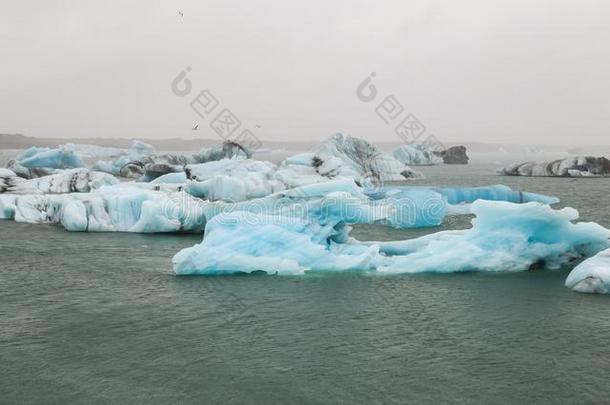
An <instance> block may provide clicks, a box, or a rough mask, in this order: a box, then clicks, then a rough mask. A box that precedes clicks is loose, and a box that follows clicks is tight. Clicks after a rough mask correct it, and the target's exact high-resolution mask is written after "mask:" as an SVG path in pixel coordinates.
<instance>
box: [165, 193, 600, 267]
mask: <svg viewBox="0 0 610 405" xmlns="http://www.w3.org/2000/svg"><path fill="white" fill-rule="evenodd" d="M472 211H473V213H474V214H475V215H476V218H475V219H474V220H473V227H472V228H471V229H468V230H463V231H447V232H439V233H436V234H432V235H428V236H425V237H422V238H417V239H413V240H407V241H398V242H366V243H365V242H358V241H356V240H354V239H349V237H348V232H349V227H348V226H347V225H346V224H345V222H344V221H339V220H337V219H336V218H333V217H332V216H329V217H327V218H321V219H319V220H312V219H311V218H309V219H302V218H297V217H295V216H287V215H268V214H266V213H262V214H261V213H258V214H255V213H252V212H244V211H238V212H232V213H223V214H220V215H217V216H215V217H214V218H213V219H212V220H210V221H209V222H208V224H207V226H206V230H205V237H204V239H203V242H202V243H201V244H199V245H195V246H193V247H192V248H187V249H183V250H182V251H180V252H179V253H178V254H176V255H175V256H174V258H173V263H174V271H175V272H176V274H179V275H181V274H230V273H236V272H247V273H249V272H254V271H264V272H267V273H274V274H302V273H304V272H307V271H352V270H359V271H376V272H379V273H384V274H388V273H419V272H442V273H446V272H458V271H495V272H498V271H524V270H528V269H530V268H531V267H532V266H535V265H538V266H542V267H547V268H557V267H559V266H561V265H563V264H565V263H567V262H569V261H571V260H573V259H575V258H579V257H583V256H588V255H592V254H595V253H596V252H598V251H599V250H601V249H603V248H606V247H608V246H609V242H608V238H609V237H610V231H608V230H607V229H605V228H603V227H601V226H600V225H597V224H594V223H576V224H574V223H572V221H574V220H576V219H577V218H578V213H577V211H576V210H574V209H571V208H564V209H562V210H553V209H552V208H551V207H549V206H546V205H543V204H540V203H533V202H532V203H526V204H520V205H519V204H514V203H508V202H491V201H483V200H478V201H476V202H474V203H473V205H472Z"/></svg>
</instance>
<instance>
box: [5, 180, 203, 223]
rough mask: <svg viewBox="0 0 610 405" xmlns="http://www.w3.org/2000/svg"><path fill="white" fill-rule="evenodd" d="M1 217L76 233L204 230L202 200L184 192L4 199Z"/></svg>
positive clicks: (128, 190) (109, 191)
mask: <svg viewBox="0 0 610 405" xmlns="http://www.w3.org/2000/svg"><path fill="white" fill-rule="evenodd" d="M0 215H3V217H4V218H5V219H11V218H13V219H14V220H15V221H17V222H26V223H55V224H61V225H63V226H64V228H66V229H67V230H68V231H77V232H138V233H160V232H187V231H194V232H200V231H202V230H203V227H204V225H205V215H204V214H203V210H202V209H201V206H200V201H199V200H197V199H195V198H193V197H191V196H190V195H189V194H187V193H184V192H172V193H166V192H160V191H151V190H145V189H142V188H136V187H125V186H121V187H102V188H101V189H99V190H97V191H96V192H92V193H72V194H57V195H34V194H28V195H6V194H3V195H0Z"/></svg>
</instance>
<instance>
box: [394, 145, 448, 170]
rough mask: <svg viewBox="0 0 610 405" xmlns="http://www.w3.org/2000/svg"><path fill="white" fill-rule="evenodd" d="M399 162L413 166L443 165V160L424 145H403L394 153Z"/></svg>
mask: <svg viewBox="0 0 610 405" xmlns="http://www.w3.org/2000/svg"><path fill="white" fill-rule="evenodd" d="M392 156H394V157H395V158H396V159H397V160H398V161H399V162H401V163H404V164H406V165H412V166H432V165H440V164H443V158H442V157H440V156H437V155H436V154H435V153H434V151H433V150H432V149H429V148H428V147H427V146H426V145H424V144H410V145H402V146H401V147H399V148H397V149H394V151H393V152H392Z"/></svg>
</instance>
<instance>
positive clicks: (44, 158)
mask: <svg viewBox="0 0 610 405" xmlns="http://www.w3.org/2000/svg"><path fill="white" fill-rule="evenodd" d="M15 161H16V163H17V164H18V165H20V166H23V167H25V168H26V169H34V168H39V167H44V168H53V169H71V168H77V167H83V166H84V163H83V161H82V159H81V157H80V156H79V155H78V154H77V153H76V152H75V151H73V150H71V149H69V148H65V147H60V148H58V149H49V148H38V147H32V148H29V149H27V150H25V151H24V152H23V153H21V154H20V155H19V156H17V157H16V158H15Z"/></svg>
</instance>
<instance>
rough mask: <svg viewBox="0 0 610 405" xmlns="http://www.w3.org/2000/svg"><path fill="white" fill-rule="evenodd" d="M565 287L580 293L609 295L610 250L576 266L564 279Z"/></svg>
mask: <svg viewBox="0 0 610 405" xmlns="http://www.w3.org/2000/svg"><path fill="white" fill-rule="evenodd" d="M566 287H568V288H571V289H572V290H574V291H577V292H582V293H597V294H610V249H606V250H604V251H602V252H600V253H598V254H597V255H596V256H594V257H592V258H590V259H587V260H585V261H584V262H582V263H580V264H579V265H578V266H576V267H575V268H574V270H572V271H571V272H570V274H569V275H568V278H567V279H566Z"/></svg>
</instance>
